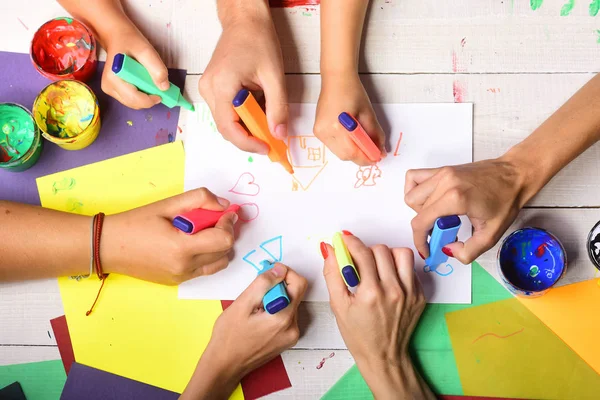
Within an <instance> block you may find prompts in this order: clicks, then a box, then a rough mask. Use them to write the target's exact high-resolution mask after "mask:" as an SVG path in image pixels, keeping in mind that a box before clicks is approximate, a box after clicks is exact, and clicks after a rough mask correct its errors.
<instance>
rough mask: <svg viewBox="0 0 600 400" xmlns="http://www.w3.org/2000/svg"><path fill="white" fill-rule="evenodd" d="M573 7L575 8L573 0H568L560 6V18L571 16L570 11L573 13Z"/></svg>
mask: <svg viewBox="0 0 600 400" xmlns="http://www.w3.org/2000/svg"><path fill="white" fill-rule="evenodd" d="M573 7H575V0H569V1H568V2H567V4H565V5H564V6H562V8H561V9H560V16H561V17H566V16H568V15H569V14H571V11H573Z"/></svg>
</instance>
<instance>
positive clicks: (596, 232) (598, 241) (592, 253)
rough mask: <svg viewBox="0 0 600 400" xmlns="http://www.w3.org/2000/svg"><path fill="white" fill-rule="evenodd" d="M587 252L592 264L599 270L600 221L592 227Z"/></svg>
mask: <svg viewBox="0 0 600 400" xmlns="http://www.w3.org/2000/svg"><path fill="white" fill-rule="evenodd" d="M587 251H588V256H589V257H590V261H591V262H592V264H594V266H595V267H596V268H597V269H598V270H600V221H598V222H597V223H596V225H594V227H593V228H592V230H591V231H590V234H589V235H588V239H587Z"/></svg>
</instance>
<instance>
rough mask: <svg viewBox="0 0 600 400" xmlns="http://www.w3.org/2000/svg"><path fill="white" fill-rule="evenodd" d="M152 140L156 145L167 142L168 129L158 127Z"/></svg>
mask: <svg viewBox="0 0 600 400" xmlns="http://www.w3.org/2000/svg"><path fill="white" fill-rule="evenodd" d="M171 135H172V134H171ZM154 140H155V141H156V145H157V146H160V145H161V144H167V143H169V131H168V130H166V129H165V128H161V129H159V130H158V132H156V135H155V136H154Z"/></svg>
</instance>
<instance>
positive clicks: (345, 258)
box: [332, 232, 360, 288]
mask: <svg viewBox="0 0 600 400" xmlns="http://www.w3.org/2000/svg"><path fill="white" fill-rule="evenodd" d="M332 242H333V250H334V251H335V258H336V260H337V263H338V268H339V269H340V273H341V274H342V278H344V282H346V286H348V287H351V288H353V287H355V286H356V285H358V284H359V283H360V276H359V275H358V271H357V270H356V267H355V266H354V261H352V256H351V255H350V252H349V251H348V248H347V247H346V243H344V239H342V234H341V233H340V232H337V233H336V234H335V235H333V241H332Z"/></svg>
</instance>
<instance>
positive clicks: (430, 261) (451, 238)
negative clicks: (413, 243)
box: [425, 215, 461, 270]
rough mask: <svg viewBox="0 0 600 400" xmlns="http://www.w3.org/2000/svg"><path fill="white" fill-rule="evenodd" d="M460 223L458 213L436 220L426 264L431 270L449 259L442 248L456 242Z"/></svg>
mask: <svg viewBox="0 0 600 400" xmlns="http://www.w3.org/2000/svg"><path fill="white" fill-rule="evenodd" d="M460 225H461V222H460V218H459V217H458V216H457V215H449V216H447V217H440V218H438V219H436V220H435V224H433V232H432V233H431V239H429V257H427V259H426V260H425V264H426V265H428V266H429V268H430V269H431V270H435V267H437V266H438V265H440V264H441V263H444V262H446V261H448V256H447V255H446V254H444V252H443V251H442V248H443V247H444V246H446V245H448V244H450V243H454V242H456V238H457V235H458V230H459V229H460Z"/></svg>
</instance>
